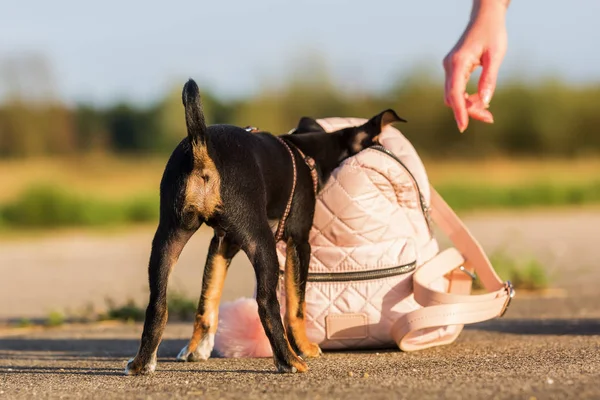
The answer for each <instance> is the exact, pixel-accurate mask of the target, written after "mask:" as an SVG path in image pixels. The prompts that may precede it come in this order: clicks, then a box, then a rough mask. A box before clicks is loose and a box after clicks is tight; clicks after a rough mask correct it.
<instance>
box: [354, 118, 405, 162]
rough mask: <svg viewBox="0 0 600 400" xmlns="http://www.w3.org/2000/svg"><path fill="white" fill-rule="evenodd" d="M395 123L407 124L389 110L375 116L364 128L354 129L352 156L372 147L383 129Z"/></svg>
mask: <svg viewBox="0 0 600 400" xmlns="http://www.w3.org/2000/svg"><path fill="white" fill-rule="evenodd" d="M394 122H406V120H405V119H404V118H400V117H399V116H398V114H396V112H395V111H394V110H392V109H391V108H389V109H387V110H385V111H382V112H380V113H379V114H377V115H375V116H374V117H372V118H371V119H369V120H368V121H367V122H365V123H364V124H363V125H362V126H359V127H356V128H353V130H352V132H351V139H350V146H349V147H350V152H351V154H356V153H358V152H360V151H361V150H363V149H365V148H367V147H369V146H370V145H372V144H373V143H374V142H375V141H376V140H377V137H378V136H379V134H380V133H381V131H382V130H383V128H385V127H386V126H388V125H390V124H393V123H394Z"/></svg>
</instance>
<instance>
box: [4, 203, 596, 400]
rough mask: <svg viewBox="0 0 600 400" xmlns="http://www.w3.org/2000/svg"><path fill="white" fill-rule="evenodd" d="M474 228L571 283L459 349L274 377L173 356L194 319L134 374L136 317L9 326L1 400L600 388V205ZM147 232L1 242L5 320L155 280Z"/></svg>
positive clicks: (435, 394) (480, 331) (349, 359)
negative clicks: (128, 368)
mask: <svg viewBox="0 0 600 400" xmlns="http://www.w3.org/2000/svg"><path fill="white" fill-rule="evenodd" d="M468 225H469V226H470V228H471V229H472V231H474V232H475V234H476V236H477V237H478V238H479V239H480V240H481V242H482V243H483V245H484V247H486V249H488V250H490V249H493V248H497V247H502V246H505V245H506V246H507V247H508V248H509V250H510V251H511V252H514V253H515V254H516V253H519V252H520V251H523V249H525V250H527V251H528V252H531V253H533V254H535V255H536V257H538V259H540V260H541V261H542V262H544V263H545V265H547V267H548V270H549V271H550V272H551V273H552V274H553V277H554V282H555V283H556V284H558V286H560V287H562V288H565V289H566V290H565V291H563V292H554V293H553V295H552V296H551V297H549V298H532V297H529V296H527V295H526V294H525V293H517V298H516V299H515V300H514V301H513V304H512V305H511V307H510V308H509V310H508V313H507V314H506V316H505V317H504V318H502V319H497V320H492V321H488V322H485V323H481V324H476V325H472V326H469V327H468V328H467V329H465V331H464V332H463V333H462V335H461V336H460V337H459V339H458V340H457V341H456V342H455V343H453V344H452V345H449V346H444V347H440V348H434V349H428V350H424V351H419V352H415V353H402V352H400V351H398V350H393V349H392V350H387V351H379V352H374V351H373V352H345V353H344V352H335V353H325V355H324V356H323V357H322V358H320V359H317V360H309V368H310V370H309V371H308V372H307V373H306V374H296V375H280V374H277V373H276V372H275V369H274V366H273V363H272V361H271V359H217V358H215V359H210V360H208V361H206V362H201V363H194V364H187V363H179V362H176V361H175V356H176V355H177V353H178V352H179V350H180V349H181V348H182V347H183V346H184V345H185V344H186V341H187V339H188V338H189V335H190V334H191V324H176V323H169V324H168V326H167V331H166V334H165V337H164V341H163V343H162V345H161V347H160V350H159V364H158V367H157V370H156V373H155V374H154V375H152V376H142V377H129V376H124V375H123V370H124V367H125V363H126V361H127V360H128V359H129V358H130V357H132V356H133V355H134V354H135V352H136V350H137V346H138V343H139V336H140V333H141V326H140V325H139V324H134V325H126V324H112V323H111V324H103V325H84V326H64V327H60V328H53V329H24V330H15V329H4V330H0V399H31V398H52V399H54V398H73V399H82V398H83V399H85V398H90V399H91V398H100V399H112V398H128V399H129V398H135V399H137V398H139V399H150V398H152V399H155V398H156V399H157V398H208V399H220V398H222V399H238V398H239V399H262V398H269V399H300V398H307V399H319V398H323V399H325V398H326V399H396V398H418V399H429V398H431V399H439V398H447V399H475V398H476V399H482V398H483V399H496V398H497V399H532V398H536V399H569V398H578V399H581V398H595V399H598V398H600V307H599V305H600V292H599V291H598V289H597V288H598V284H600V279H599V277H600V267H597V266H596V265H597V260H598V256H600V246H598V245H597V243H596V241H597V238H598V237H600V213H598V212H591V213H590V212H574V213H566V214H553V216H548V215H546V214H543V213H542V214H532V215H520V216H518V215H517V216H515V215H497V216H494V217H485V218H484V217H473V218H470V219H468ZM570 228H572V229H573V230H571V231H570V232H569V231H568V229H570ZM148 236H150V235H149V233H148V232H147V231H143V232H139V233H136V234H129V235H114V236H111V237H95V236H94V237H86V236H83V237H82V236H77V237H76V238H78V241H77V240H75V239H72V238H70V239H68V240H67V241H65V240H66V239H65V238H64V237H61V238H58V237H57V238H44V239H39V240H35V241H27V242H22V241H21V242H19V241H16V242H4V243H1V244H0V253H1V254H2V256H3V260H9V261H11V262H12V263H11V266H10V268H9V267H7V264H5V263H2V264H3V265H0V277H2V278H4V277H10V279H11V280H6V279H0V319H1V317H2V316H4V317H7V316H17V315H20V314H21V313H19V310H21V311H23V313H24V314H27V315H36V313H37V314H39V313H42V314H43V313H44V312H46V309H45V308H44V307H45V306H47V305H48V304H51V303H55V304H63V303H62V302H67V303H65V304H69V303H68V301H69V300H70V302H71V303H75V304H78V302H84V301H85V300H87V299H88V298H89V297H92V298H94V296H96V297H99V296H100V295H102V294H103V293H104V292H103V291H104V290H106V288H109V289H110V288H111V286H110V285H111V284H112V285H113V286H112V287H113V288H114V290H113V292H112V293H113V294H117V295H119V296H122V295H124V294H128V293H133V292H134V289H133V288H134V287H143V285H144V280H145V277H144V269H145V265H144V264H145V259H146V257H147V254H146V247H147V245H148V243H147V238H148ZM205 239H206V237H204V238H203V237H199V238H198V239H196V240H199V241H201V240H205ZM111 245H112V246H111ZM53 246H54V247H53ZM69 250H70V251H69ZM202 251H203V246H198V247H192V248H191V249H190V250H189V251H188V253H187V254H184V255H183V256H182V258H183V260H181V261H182V263H181V264H183V268H179V267H180V266H179V265H178V268H179V273H180V274H181V275H179V279H181V281H184V282H188V283H189V284H190V287H191V288H194V287H195V286H198V287H199V282H200V281H199V280H198V281H194V279H192V278H193V277H195V276H196V275H193V274H197V275H198V276H200V274H201V269H202V268H201V263H202V260H201V259H202V258H203V255H202V254H199V253H198V252H202ZM117 261H118V262H117ZM126 261H127V262H126ZM238 262H240V263H242V264H243V262H244V260H243V259H242V260H241V261H238ZM78 263H79V264H78ZM138 264H139V265H138ZM199 264H200V265H199ZM128 265H129V267H128ZM133 265H135V266H133ZM77 266H79V268H80V270H78V269H77ZM99 268H100V269H99ZM101 268H104V269H101ZM186 268H189V269H186ZM232 268H233V267H232ZM240 268H241V269H242V271H243V268H245V267H243V266H241V267H240ZM132 271H134V272H132ZM244 273H245V272H239V275H235V276H234V275H230V277H229V279H228V284H227V285H229V286H227V285H226V288H227V289H226V290H227V292H226V296H227V297H228V298H233V297H236V296H239V295H241V294H244V293H243V290H247V289H248V288H251V286H248V285H247V283H248V282H249V281H250V280H248V279H246V278H244V279H242V278H241V277H243V276H245V275H243V274H244ZM27 281H29V283H30V285H29V286H27V285H26V283H27ZM242 284H246V286H248V287H246V286H243V285H242ZM236 285H242V286H236ZM86 293H87V296H86ZM100 298H101V297H100ZM21 303H23V304H21Z"/></svg>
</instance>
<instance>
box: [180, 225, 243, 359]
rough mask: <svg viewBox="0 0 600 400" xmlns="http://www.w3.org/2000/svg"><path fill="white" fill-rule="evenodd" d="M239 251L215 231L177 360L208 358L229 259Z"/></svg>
mask: <svg viewBox="0 0 600 400" xmlns="http://www.w3.org/2000/svg"><path fill="white" fill-rule="evenodd" d="M239 250H240V246H238V245H237V244H235V243H233V242H232V240H231V239H230V238H228V237H227V236H225V235H224V234H219V233H218V232H216V231H215V235H214V236H213V238H212V240H211V242H210V246H209V249H208V255H207V257H206V265H205V267H204V276H203V278H202V293H201V295H200V300H199V302H198V310H197V311H196V320H195V322H194V332H193V334H192V338H191V339H190V341H189V343H188V344H187V346H185V347H184V348H183V349H182V350H181V352H180V353H179V355H178V356H177V359H178V360H179V361H200V360H207V359H208V358H209V357H210V354H211V352H212V350H213V347H214V344H215V333H216V332H217V324H218V321H219V302H220V300H221V293H222V291H223V284H224V282H225V275H226V274H227V269H228V268H229V264H231V259H232V258H233V257H234V256H235V255H236V254H237V253H238V251H239Z"/></svg>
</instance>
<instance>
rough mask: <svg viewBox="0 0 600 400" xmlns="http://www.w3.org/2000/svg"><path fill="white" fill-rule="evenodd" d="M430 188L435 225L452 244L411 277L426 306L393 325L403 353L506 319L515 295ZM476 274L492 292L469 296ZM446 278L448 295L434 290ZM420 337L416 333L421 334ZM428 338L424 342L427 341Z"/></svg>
mask: <svg viewBox="0 0 600 400" xmlns="http://www.w3.org/2000/svg"><path fill="white" fill-rule="evenodd" d="M430 190H431V216H432V218H433V221H434V222H435V223H436V225H438V226H439V227H440V229H441V230H442V231H443V232H444V233H445V234H446V235H447V236H448V237H449V238H450V240H451V241H452V243H453V244H454V247H453V248H449V249H447V250H444V251H442V252H440V253H439V254H437V255H436V256H435V257H433V258H432V259H431V260H430V261H428V262H426V263H424V264H423V265H422V266H421V267H420V268H419V269H418V270H417V271H416V272H415V274H414V276H413V292H414V297H415V300H416V301H417V302H418V303H419V304H420V305H421V306H423V308H421V309H419V310H416V311H413V312H410V313H408V314H405V315H403V316H402V317H400V318H399V319H398V320H397V321H396V322H395V323H394V325H393V326H392V336H393V338H394V340H395V341H396V343H397V344H398V347H399V348H400V349H401V350H403V351H414V350H421V349H424V348H428V347H433V346H439V345H444V344H448V343H451V342H453V341H454V340H455V339H456V338H457V337H458V335H459V334H460V332H461V331H462V329H463V326H464V324H471V323H475V322H481V321H485V320H488V319H492V318H496V317H499V316H502V315H504V312H505V311H506V309H507V307H508V306H509V304H510V301H511V299H512V298H513V297H514V294H515V291H514V289H513V287H512V284H511V283H510V281H507V282H503V281H502V280H501V279H500V277H499V276H498V274H496V271H495V270H494V267H493V266H492V264H491V263H490V261H489V259H488V257H487V256H486V255H485V252H484V251H483V249H482V247H481V245H480V244H479V243H478V242H477V240H476V239H475V238H474V237H473V235H472V234H471V233H470V232H469V230H468V229H467V227H466V226H465V225H464V223H463V222H462V221H461V220H460V218H459V217H458V216H457V215H456V213H455V212H454V211H453V210H452V208H451V207H450V206H449V205H448V204H447V203H446V202H445V201H444V199H443V198H442V197H441V196H440V195H439V193H438V192H437V191H436V190H435V189H434V188H433V187H430ZM473 272H475V273H476V274H477V275H478V276H479V278H480V279H481V282H482V283H483V286H484V287H485V288H486V290H487V291H488V293H485V294H481V295H470V292H471V286H472V283H473V277H474V274H473ZM443 276H447V279H448V281H449V288H448V292H441V291H437V290H434V289H432V288H430V284H431V283H432V282H434V281H435V280H437V279H439V278H440V277H443ZM444 326H451V327H452V329H447V330H445V331H444V330H441V331H439V332H440V333H439V334H438V335H435V336H433V337H431V335H422V334H421V333H422V330H423V329H432V328H434V329H436V330H437V329H439V328H440V327H444ZM417 333H418V334H417ZM424 338H426V339H424Z"/></svg>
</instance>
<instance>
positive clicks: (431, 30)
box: [0, 0, 600, 103]
mask: <svg viewBox="0 0 600 400" xmlns="http://www.w3.org/2000/svg"><path fill="white" fill-rule="evenodd" d="M470 6H471V2H470V1H469V0H460V1H459V0H430V1H400V0H396V1H391V0H388V1H384V0H370V1H357V0H354V1H350V0H345V1H344V0H303V1H293V2H290V1H283V0H252V1H250V0H246V1H226V0H221V1H211V2H208V1H202V0H196V1H182V0H172V1H160V2H158V1H140V0H120V1H117V0H105V1H102V2H88V1H82V0H53V1H42V0H38V1H32V0H18V1H17V0H0V59H2V58H6V57H7V56H14V55H15V54H23V53H27V52H41V53H43V54H44V55H45V56H46V57H47V58H48V59H49V60H50V62H51V64H52V68H53V70H54V75H55V79H56V87H57V92H58V94H59V95H60V96H61V97H62V98H63V99H65V100H66V101H75V100H85V101H94V102H100V103H105V102H107V101H112V100H115V99H131V100H136V101H142V102H148V101H153V100H155V99H156V97H157V96H161V95H163V94H164V92H165V90H167V89H170V88H172V87H173V85H180V84H182V83H183V79H186V78H187V77H188V76H191V77H194V78H195V79H196V80H197V81H199V82H201V83H203V84H204V85H206V86H209V87H211V88H213V89H214V90H215V91H216V92H217V93H218V94H220V95H222V96H241V95H244V94H247V93H250V92H252V91H253V90H257V89H259V88H260V87H261V85H263V84H264V82H265V81H267V80H270V79H277V77H281V76H282V74H285V73H286V71H288V70H289V65H290V63H291V62H292V60H293V59H294V57H296V56H297V55H298V54H299V52H301V51H302V50H303V49H315V50H319V51H322V52H325V53H326V54H327V55H328V59H329V64H330V66H331V69H332V70H333V71H334V73H335V74H336V76H337V79H338V81H339V82H340V83H341V84H345V85H348V86H349V87H363V88H367V89H373V90H376V89H380V88H381V87H382V86H383V85H384V84H385V82H386V81H387V80H389V79H390V78H392V77H396V76H397V73H398V72H399V71H400V72H401V71H406V70H407V69H409V68H410V67H411V66H412V65H414V64H415V63H417V62H422V61H424V62H426V63H429V65H428V67H429V68H430V69H432V70H433V71H435V72H436V73H437V74H439V76H442V74H443V71H442V68H441V60H442V58H443V56H444V55H445V54H446V52H447V51H448V50H449V49H450V48H451V47H452V45H453V44H454V43H455V42H456V40H457V39H458V37H459V35H460V33H461V32H462V30H463V28H464V26H465V24H466V21H467V18H468V15H469V10H470ZM599 16H600V1H598V0H576V1H570V2H567V1H558V0H546V1H544V0H513V1H512V4H511V7H510V9H509V12H508V32H509V49H508V53H507V56H506V59H505V63H504V64H503V68H502V70H501V75H500V78H501V79H502V78H506V77H507V76H510V75H511V74H513V73H514V71H516V68H519V71H520V73H522V74H523V76H527V77H533V76H539V75H548V74H552V75H559V76H561V77H564V78H565V79H568V80H571V81H576V82H592V81H595V82H597V81H600V57H599V56H598V50H599V49H600V27H599V23H598V17H599Z"/></svg>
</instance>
